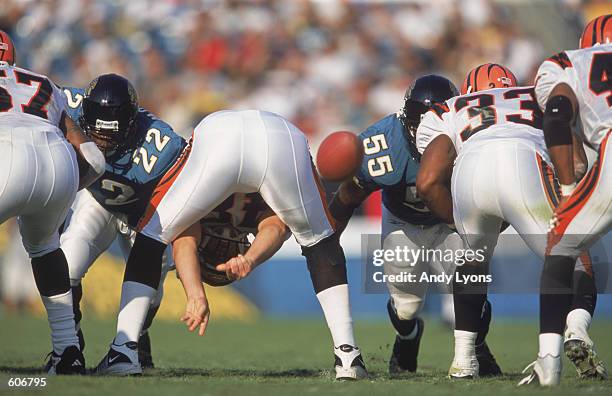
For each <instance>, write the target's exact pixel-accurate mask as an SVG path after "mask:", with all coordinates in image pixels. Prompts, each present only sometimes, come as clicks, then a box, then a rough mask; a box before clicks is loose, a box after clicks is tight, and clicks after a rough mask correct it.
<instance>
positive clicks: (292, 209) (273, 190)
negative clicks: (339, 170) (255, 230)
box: [259, 117, 334, 246]
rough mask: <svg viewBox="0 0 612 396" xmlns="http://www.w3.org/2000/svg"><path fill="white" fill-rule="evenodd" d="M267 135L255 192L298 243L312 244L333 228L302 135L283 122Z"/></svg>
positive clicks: (329, 233)
mask: <svg viewBox="0 0 612 396" xmlns="http://www.w3.org/2000/svg"><path fill="white" fill-rule="evenodd" d="M279 118H280V117H279ZM281 128H284V130H283V129H281ZM268 139H269V144H268V146H269V149H268V167H267V171H266V175H265V177H264V179H263V182H262V184H261V187H260V188H259V192H260V194H261V196H262V197H263V199H264V201H266V203H267V204H268V205H269V206H270V208H271V209H272V210H273V211H274V212H275V213H276V214H277V215H278V216H279V217H280V218H281V220H282V221H283V222H284V223H285V224H286V225H287V226H288V227H289V229H290V230H291V232H292V233H293V235H294V236H295V238H296V240H297V241H298V243H299V244H300V245H302V246H312V245H314V244H316V243H317V242H319V241H321V240H322V239H324V238H325V237H327V236H329V235H331V234H333V233H334V230H333V227H332V221H331V218H330V217H329V211H328V208H327V203H326V202H325V192H324V191H323V188H322V186H321V184H320V181H319V178H318V176H317V174H316V172H315V170H314V166H313V164H312V159H311V156H310V151H309V149H308V141H307V140H306V136H304V134H303V133H302V132H300V131H299V130H298V129H297V128H296V127H295V126H293V125H291V124H288V123H287V124H285V125H284V126H279V127H278V130H273V131H271V132H269V134H268Z"/></svg>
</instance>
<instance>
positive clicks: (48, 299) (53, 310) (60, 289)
mask: <svg viewBox="0 0 612 396" xmlns="http://www.w3.org/2000/svg"><path fill="white" fill-rule="evenodd" d="M32 271H33V273H34V279H35V281H36V286H37V288H38V290H39V292H40V295H41V298H42V301H43V304H44V306H45V309H46V310H47V316H48V319H49V326H50V327H51V339H52V343H53V352H54V353H55V354H56V355H57V356H61V355H62V354H63V353H64V351H65V350H66V348H68V347H70V346H73V345H74V346H76V345H78V338H77V335H76V330H75V323H74V312H73V309H72V292H71V290H70V281H69V278H68V263H67V262H66V257H65V256H64V253H63V252H62V250H61V249H56V250H54V251H52V252H49V253H47V254H44V255H42V256H40V257H33V258H32Z"/></svg>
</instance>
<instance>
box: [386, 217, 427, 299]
mask: <svg viewBox="0 0 612 396" xmlns="http://www.w3.org/2000/svg"><path fill="white" fill-rule="evenodd" d="M418 228H420V227H419V226H415V225H412V224H405V226H404V229H400V230H397V231H394V232H391V233H389V234H388V235H386V236H385V238H384V239H383V241H382V247H383V251H385V252H387V251H388V252H393V254H389V256H391V257H392V259H391V260H385V262H384V266H383V270H384V274H385V275H387V276H392V277H393V278H394V280H391V279H390V278H389V277H388V278H387V279H388V281H387V282H386V284H387V288H388V289H389V293H390V294H391V295H393V296H395V295H407V297H406V298H405V299H404V300H403V301H410V302H411V304H414V303H421V302H422V301H423V300H424V299H425V295H426V294H427V288H428V283H427V282H426V281H424V279H423V276H427V275H429V273H430V268H429V262H428V261H425V260H423V259H422V257H421V256H420V254H422V253H423V252H422V250H423V249H422V248H423V245H422V240H421V239H420V237H419V236H418V235H417V234H416V233H415V231H416V230H417V229H418ZM385 257H387V255H386V254H385Z"/></svg>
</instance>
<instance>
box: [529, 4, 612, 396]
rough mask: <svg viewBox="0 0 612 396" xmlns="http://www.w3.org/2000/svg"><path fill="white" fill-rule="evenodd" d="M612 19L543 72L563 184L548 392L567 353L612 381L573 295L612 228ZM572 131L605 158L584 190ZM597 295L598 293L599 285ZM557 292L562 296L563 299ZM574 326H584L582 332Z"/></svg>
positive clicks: (540, 91) (543, 303)
mask: <svg viewBox="0 0 612 396" xmlns="http://www.w3.org/2000/svg"><path fill="white" fill-rule="evenodd" d="M611 76H612V14H608V15H603V16H600V17H597V18H595V19H594V20H592V21H591V22H589V23H588V24H587V26H586V27H585V29H584V32H583V33H582V37H581V39H580V49H578V50H574V51H563V52H560V53H558V54H556V55H554V56H552V57H550V58H548V59H547V60H546V61H544V63H542V65H541V66H540V69H539V70H538V74H537V77H536V82H535V92H536V97H537V102H538V104H539V106H540V109H542V111H543V112H544V138H545V140H546V146H547V147H548V150H549V152H550V157H551V159H552V162H553V164H554V166H555V172H556V173H557V177H558V178H559V182H560V183H561V191H562V194H563V198H562V200H561V203H560V204H559V206H558V207H557V208H556V209H555V213H554V217H553V221H552V223H551V227H552V228H551V229H550V231H549V234H548V246H547V249H546V258H545V261H544V268H543V271H542V278H541V283H540V287H541V294H540V336H539V345H540V349H539V353H538V358H537V360H536V361H535V362H534V363H533V364H532V365H531V366H532V367H533V373H532V374H531V375H530V376H529V377H527V378H526V379H525V382H531V381H533V380H534V379H535V378H536V377H537V378H538V380H539V382H540V384H541V385H557V384H558V383H559V381H560V376H561V348H562V342H563V336H562V334H563V330H564V328H565V326H566V324H567V330H566V331H565V353H566V354H567V356H568V357H569V359H570V360H571V361H572V362H573V363H574V364H575V365H576V368H577V370H578V373H579V374H580V375H581V376H585V377H599V378H605V376H606V371H605V367H604V366H603V364H602V363H601V360H600V359H599V358H598V357H597V355H596V354H595V350H594V348H593V341H592V340H591V339H590V338H589V336H588V334H587V332H586V330H587V329H588V326H589V325H590V323H591V316H592V314H593V312H589V311H588V310H584V309H582V310H572V311H571V312H570V313H569V315H568V311H569V310H570V309H571V308H572V296H571V294H570V293H567V292H565V293H564V294H561V293H562V292H558V290H565V291H568V290H571V289H572V288H571V285H572V273H573V271H574V265H575V261H576V258H577V257H581V255H582V254H584V252H586V251H587V249H589V247H590V246H592V245H593V244H594V243H596V242H597V241H598V240H600V239H601V237H602V236H603V235H605V234H606V233H607V232H608V231H609V230H610V228H611V227H612V205H611V204H612V195H611V194H610V191H611V189H612V172H611V168H612V159H611V157H610V151H611V150H612V147H611V146H612V143H610V136H611V135H612V111H611V109H610V108H611V107H612V79H611ZM572 129H573V131H574V133H575V134H576V135H577V136H579V137H580V138H581V139H582V140H583V141H584V142H585V144H587V145H588V146H589V147H591V148H592V149H594V150H596V151H597V152H598V156H597V160H596V162H595V164H594V165H593V166H592V168H591V169H590V170H589V172H588V173H587V175H586V176H585V177H584V178H583V179H582V180H581V181H580V182H579V183H578V184H577V180H578V179H576V177H575V175H574V173H575V172H574V166H573V163H572V154H573V149H574V147H573V146H572ZM589 287H591V288H592V289H591V291H592V292H595V291H594V287H593V286H592V285H587V291H588V288H589ZM555 290H557V292H555ZM571 321H578V322H580V323H582V326H580V327H577V326H575V325H573V323H571Z"/></svg>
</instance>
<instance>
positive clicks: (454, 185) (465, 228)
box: [451, 150, 503, 254]
mask: <svg viewBox="0 0 612 396" xmlns="http://www.w3.org/2000/svg"><path fill="white" fill-rule="evenodd" d="M462 154H463V155H460V156H459V158H458V159H457V162H456V164H455V167H454V169H453V175H452V179H451V193H452V196H453V217H454V221H455V226H456V227H457V231H458V232H459V235H461V238H462V239H463V241H464V244H465V245H466V248H470V249H473V250H477V249H485V247H486V250H487V251H490V252H491V254H492V251H493V249H494V248H495V245H496V244H497V238H498V236H499V231H500V227H501V224H502V221H503V220H502V219H501V217H500V213H499V212H498V207H499V206H498V203H497V198H498V197H497V191H496V189H495V185H494V184H493V183H494V182H495V180H496V175H495V171H496V167H495V166H494V164H493V165H492V164H488V165H487V166H485V163H486V162H487V160H488V159H489V158H488V157H490V155H488V154H490V153H478V152H476V151H474V150H472V151H470V152H467V153H462Z"/></svg>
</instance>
